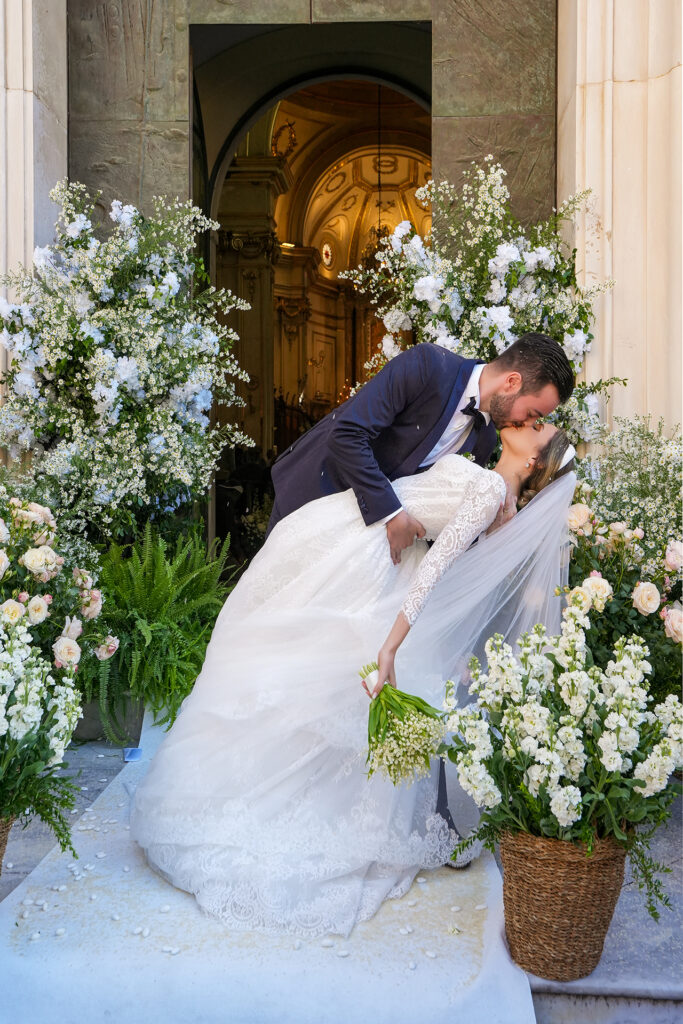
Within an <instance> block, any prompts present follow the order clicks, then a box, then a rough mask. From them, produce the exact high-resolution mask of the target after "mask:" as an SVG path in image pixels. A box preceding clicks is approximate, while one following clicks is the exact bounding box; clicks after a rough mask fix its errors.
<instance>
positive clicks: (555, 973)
mask: <svg viewBox="0 0 683 1024" xmlns="http://www.w3.org/2000/svg"><path fill="white" fill-rule="evenodd" d="M500 856H501V860H502V862H503V902H504V905H505V931H506V933H507V939H508V944H509V946H510V953H511V955H512V957H513V959H514V960H516V962H517V963H518V964H519V966H520V967H523V968H524V970H525V971H529V972H530V973H531V974H536V975H538V976H539V977H540V978H548V979H551V980H553V981H572V980H573V979H575V978H584V977H585V976H586V975H587V974H590V973H591V971H593V970H594V969H595V968H596V967H597V965H598V961H599V960H600V957H601V955H602V947H603V945H604V942H605V936H606V934H607V929H608V928H609V925H610V921H611V920H612V915H613V914H614V908H615V906H616V904H617V900H618V898H619V892H620V890H621V886H622V884H623V881H624V858H625V851H624V848H623V847H622V846H619V844H618V843H616V842H615V841H614V839H611V838H607V839H597V840H596V841H595V845H594V847H593V853H592V855H591V856H590V857H587V856H586V854H585V851H584V849H582V848H581V847H579V846H575V845H574V844H573V843H569V842H563V841H562V840H560V839H543V838H540V837H538V836H530V835H527V834H526V833H525V832H517V833H511V832H505V833H504V834H503V836H502V837H501V841H500Z"/></svg>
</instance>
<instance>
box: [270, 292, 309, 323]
mask: <svg viewBox="0 0 683 1024" xmlns="http://www.w3.org/2000/svg"><path fill="white" fill-rule="evenodd" d="M275 308H276V311H277V314H278V316H279V317H280V319H281V320H282V321H283V323H284V325H285V330H288V329H289V328H290V327H291V326H295V325H298V324H303V323H306V321H307V320H308V319H309V317H310V315H311V303H310V300H309V299H308V298H306V297H305V296H303V297H302V298H299V299H285V298H283V297H282V296H279V297H278V300H277V303H276V307H275Z"/></svg>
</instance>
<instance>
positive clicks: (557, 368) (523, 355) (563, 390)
mask: <svg viewBox="0 0 683 1024" xmlns="http://www.w3.org/2000/svg"><path fill="white" fill-rule="evenodd" d="M491 365H492V366H495V368H496V370H517V372H518V373H521V375H522V390H521V392H520V394H522V395H528V394H529V393H534V392H537V391H541V389H542V388H544V387H545V386H546V384H554V385H555V387H556V388H557V393H558V395H559V396H560V403H563V402H566V401H567V399H568V398H569V397H570V395H571V393H572V391H573V390H574V383H575V380H574V371H573V370H572V366H571V363H570V362H569V360H568V359H567V356H566V355H565V352H564V349H563V348H562V346H561V345H559V344H558V343H557V342H556V341H553V339H552V338H549V337H548V335H547V334H537V333H534V332H529V333H528V334H523V335H522V336H521V338H518V339H517V341H515V342H513V344H512V345H510V347H509V348H506V349H505V351H504V352H502V353H501V354H500V355H499V356H498V357H497V358H496V359H494V360H492V362H491Z"/></svg>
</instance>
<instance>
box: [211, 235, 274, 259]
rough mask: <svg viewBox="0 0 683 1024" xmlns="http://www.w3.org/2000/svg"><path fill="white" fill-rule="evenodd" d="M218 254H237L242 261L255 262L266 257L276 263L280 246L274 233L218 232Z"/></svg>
mask: <svg viewBox="0 0 683 1024" xmlns="http://www.w3.org/2000/svg"><path fill="white" fill-rule="evenodd" d="M218 251H219V253H239V255H240V256H241V257H242V258H243V259H247V260H255V259H258V258H259V257H260V256H267V257H268V259H269V260H270V262H271V263H276V262H277V260H278V257H279V255H280V246H279V244H278V240H277V235H276V234H275V232H274V231H224V230H221V231H219V232H218Z"/></svg>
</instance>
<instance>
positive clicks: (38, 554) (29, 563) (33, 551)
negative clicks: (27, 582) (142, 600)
mask: <svg viewBox="0 0 683 1024" xmlns="http://www.w3.org/2000/svg"><path fill="white" fill-rule="evenodd" d="M46 550H48V551H49V550H51V549H50V548H46V546H45V545H41V547H39V548H29V549H28V551H25V552H24V554H23V555H22V556H21V558H20V559H19V561H20V562H21V563H22V565H24V566H25V567H26V568H27V569H28V571H29V572H32V573H33V575H34V576H37V575H38V574H39V573H41V572H44V570H45V554H44V552H45V551H46Z"/></svg>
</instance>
